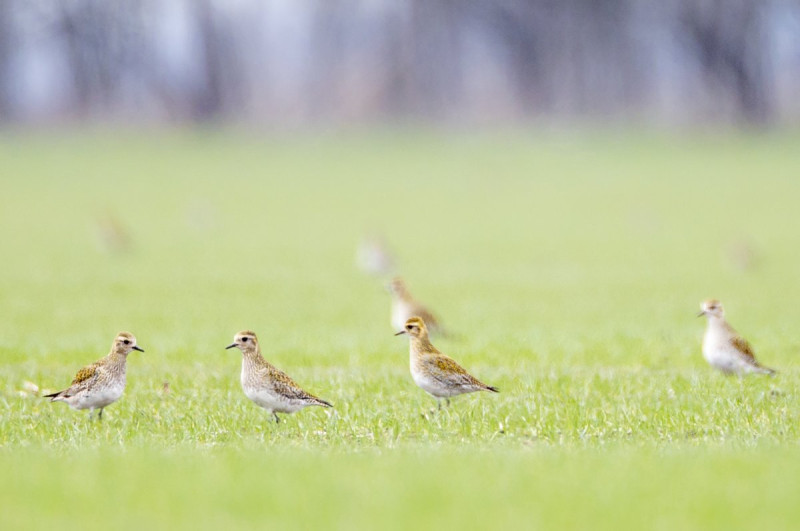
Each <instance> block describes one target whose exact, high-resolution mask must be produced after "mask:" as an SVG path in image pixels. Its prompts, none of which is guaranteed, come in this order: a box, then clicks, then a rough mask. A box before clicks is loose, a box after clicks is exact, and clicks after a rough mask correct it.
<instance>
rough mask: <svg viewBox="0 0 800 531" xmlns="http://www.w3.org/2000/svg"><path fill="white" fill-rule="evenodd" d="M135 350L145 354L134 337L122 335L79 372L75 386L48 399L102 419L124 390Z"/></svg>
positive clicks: (74, 382) (51, 395) (121, 333)
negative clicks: (128, 368)
mask: <svg viewBox="0 0 800 531" xmlns="http://www.w3.org/2000/svg"><path fill="white" fill-rule="evenodd" d="M132 350H138V351H139V352H144V350H142V349H141V348H140V347H139V346H138V345H137V344H136V338H135V337H133V334H130V333H128V332H120V333H119V334H117V337H116V338H115V339H114V343H112V345H111V352H109V353H108V355H107V356H106V357H105V358H102V359H100V360H98V361H96V362H94V363H92V364H91V365H87V366H86V367H84V368H83V369H81V370H79V371H78V374H76V375H75V379H74V380H72V384H71V385H70V386H69V387H68V388H67V389H65V390H63V391H59V392H58V393H53V394H50V395H45V397H46V398H49V399H50V400H51V401H52V402H66V403H67V404H69V405H70V407H72V408H73V409H88V410H89V416H90V417H91V415H92V412H93V411H94V410H95V409H99V410H100V411H99V412H98V413H97V418H98V419H102V418H103V408H104V407H106V406H107V405H109V404H112V403H114V402H116V401H117V400H119V399H120V397H121V396H122V392H123V391H124V390H125V367H126V363H127V361H128V354H130V352H131V351H132Z"/></svg>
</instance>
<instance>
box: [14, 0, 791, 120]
mask: <svg viewBox="0 0 800 531" xmlns="http://www.w3.org/2000/svg"><path fill="white" fill-rule="evenodd" d="M799 88H800V1H798V0H763V1H759V0H317V1H315V0H168V1H167V2H162V1H157V0H0V121H3V122H33V123H36V122H51V121H71V120H100V121H131V120H133V121H183V122H203V121H214V120H232V121H242V120H251V121H258V122H259V123H267V124H275V125H287V124H288V125H292V124H303V123H307V122H332V123H340V122H347V121H354V122H365V121H379V120H386V119H397V118H402V119H411V120H417V119H419V120H437V121H438V120H442V121H448V122H468V123H475V122H505V121H510V120H511V121H513V120H531V119H537V120H554V121H559V120H562V121H563V120H604V121H605V120H626V121H636V122H648V123H662V124H664V123H666V124H669V123H673V122H743V123H758V124H770V123H797V121H798V118H800V98H798V96H799V95H800V92H798V89H799Z"/></svg>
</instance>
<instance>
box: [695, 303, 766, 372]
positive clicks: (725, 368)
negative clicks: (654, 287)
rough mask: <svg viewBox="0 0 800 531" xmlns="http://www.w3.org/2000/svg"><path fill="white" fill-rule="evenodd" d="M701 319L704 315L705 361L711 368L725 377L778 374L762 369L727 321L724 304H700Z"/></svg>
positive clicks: (699, 314)
mask: <svg viewBox="0 0 800 531" xmlns="http://www.w3.org/2000/svg"><path fill="white" fill-rule="evenodd" d="M700 308H701V311H700V313H698V314H697V316H698V317H701V316H703V315H705V316H706V317H707V318H708V326H707V327H706V333H705V335H704V336H703V357H704V358H705V359H706V361H707V362H708V363H710V364H711V366H712V367H714V368H716V369H719V370H720V371H722V372H724V373H725V374H738V375H740V376H741V375H744V374H749V373H753V372H756V373H761V374H775V371H774V370H773V369H770V368H769V367H764V366H763V365H760V364H759V363H758V362H757V361H756V358H755V355H754V354H753V349H752V347H750V344H749V343H748V342H747V341H745V339H744V338H743V337H742V336H740V335H739V334H738V333H737V332H736V330H734V329H733V328H732V327H731V325H729V324H728V322H727V321H725V312H724V310H723V309H722V303H720V302H719V301H718V300H715V299H710V300H707V301H705V302H703V303H701V304H700Z"/></svg>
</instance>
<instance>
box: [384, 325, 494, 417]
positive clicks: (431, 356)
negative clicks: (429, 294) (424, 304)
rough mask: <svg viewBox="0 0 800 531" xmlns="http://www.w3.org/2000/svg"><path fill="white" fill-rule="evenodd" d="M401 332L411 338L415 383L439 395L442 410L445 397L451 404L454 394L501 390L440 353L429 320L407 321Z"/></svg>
mask: <svg viewBox="0 0 800 531" xmlns="http://www.w3.org/2000/svg"><path fill="white" fill-rule="evenodd" d="M400 334H408V336H409V339H410V343H411V347H410V357H411V377H412V378H413V379H414V383H415V384H417V385H418V386H419V387H420V388H422V390H423V391H426V392H427V393H429V394H431V395H433V396H434V398H436V401H437V403H438V405H439V409H441V407H442V402H441V399H442V398H444V399H445V400H446V401H447V404H450V397H451V396H456V395H460V394H464V393H472V392H475V391H492V392H494V393H498V392H499V390H498V389H497V388H496V387H492V386H491V385H486V384H485V383H483V382H481V381H480V380H478V379H477V378H475V377H474V376H472V375H470V374H469V373H468V372H467V371H465V370H464V368H463V367H461V365H459V364H458V363H456V362H455V360H453V359H452V358H450V357H448V356H445V355H444V354H442V353H441V352H439V351H438V350H437V349H436V347H434V346H433V345H432V344H431V342H430V340H429V339H428V329H427V328H426V327H425V321H423V320H422V319H420V318H419V317H412V318H410V319H409V320H407V321H406V322H405V325H404V326H403V329H402V330H401V331H399V332H397V333H396V334H395V335H396V336H399V335H400Z"/></svg>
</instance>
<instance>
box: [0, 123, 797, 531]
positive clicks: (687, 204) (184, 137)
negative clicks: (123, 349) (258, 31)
mask: <svg viewBox="0 0 800 531" xmlns="http://www.w3.org/2000/svg"><path fill="white" fill-rule="evenodd" d="M798 140H800V139H799V138H798V137H797V135H793V134H773V135H760V136H757V135H717V136H712V135H701V134H692V135H690V136H689V137H687V138H677V137H669V136H659V135H648V134H626V133H621V132H618V133H614V134H609V135H605V136H603V135H600V134H597V133H585V134H581V135H576V136H566V135H558V134H547V135H544V134H531V133H524V132H520V131H517V132H508V133H495V134H492V135H489V134H471V135H467V134H445V133H441V132H440V133H432V132H415V133H414V132H394V133H388V132H382V133H371V134H366V133H365V134H356V133H353V134H348V135H344V136H340V137H338V138H337V137H333V136H316V137H309V136H307V137H296V138H273V137H269V136H266V137H265V136H257V135H247V134H243V133H231V132H227V133H209V132H206V133H202V134H201V133H195V134H189V133H155V134H153V135H146V134H144V133H138V134H134V133H118V134H113V133H111V132H109V133H106V134H100V133H86V132H84V133H82V134H78V135H74V136H67V135H62V134H57V133H54V134H48V135H46V134H42V133H39V134H26V135H19V136H14V135H10V134H8V133H6V135H5V136H4V137H3V138H2V140H0V174H1V175H2V176H3V177H2V185H1V187H2V188H0V192H2V193H0V242H1V243H0V245H1V246H2V247H1V248H2V257H3V258H2V263H3V266H2V270H0V271H1V272H2V274H0V315H2V320H0V470H3V471H4V473H3V474H2V476H0V477H2V479H3V481H2V482H0V502H2V511H0V528H2V529H25V528H59V529H73V528H78V527H82V528H84V529H100V528H108V527H116V528H121V529H142V528H152V529H176V528H186V529H220V528H224V527H227V526H234V527H240V528H259V529H262V528H265V527H267V528H275V529H282V528H287V527H295V528H307V529H320V528H338V529H353V528H396V529H408V528H412V527H415V528H443V527H450V528H467V529H486V528H489V527H497V528H504V527H510V528H526V529H527V528H531V527H540V528H549V529H553V528H601V529H611V528H620V527H623V528H657V529H675V528H679V529H685V528H698V529H699V528H703V529H709V528H717V529H722V528H731V527H733V528H752V527H756V526H759V527H762V528H774V529H781V528H785V529H789V528H793V527H794V525H793V524H794V523H795V522H797V520H798V517H799V516H800V514H798V512H800V510H799V509H797V508H796V503H795V500H796V499H797V497H798V496H800V479H798V478H800V474H798V472H800V470H798V469H800V445H798V441H799V440H800V437H798V435H799V434H798V425H799V421H800V398H799V397H798V395H797V391H796V390H797V389H798V384H800V373H798V371H797V369H796V363H795V359H796V357H797V355H798V354H800V339H798V338H800V335H798V333H797V332H796V330H797V323H798V322H800V307H798V305H797V304H796V301H797V300H798V299H800V283H798V282H797V273H796V271H797V264H798V262H800V232H799V231H798V230H797V227H798V226H800V215H799V214H798V211H797V198H798V197H800V181H798V180H797V169H798V168H800V150H797V149H796V146H797V145H798ZM109 213H111V214H112V215H113V217H115V218H116V219H117V220H118V221H119V223H120V224H121V225H122V226H124V227H125V230H126V231H127V233H128V235H129V237H130V242H131V243H130V246H129V248H128V249H126V250H124V251H122V252H109V251H108V250H107V249H104V248H103V246H102V245H101V244H100V241H99V239H98V235H97V232H98V220H100V219H102V218H103V217H104V216H107V215H108V214H109ZM372 231H377V232H379V233H382V234H383V235H384V236H385V237H386V239H387V240H388V242H389V244H390V246H391V248H392V249H393V250H394V251H395V252H396V254H397V255H398V261H399V268H400V271H401V272H402V274H403V275H404V276H405V278H406V279H407V281H408V282H409V285H410V288H411V290H412V292H413V293H415V294H417V295H418V297H419V298H420V299H422V300H424V301H425V302H426V303H428V304H429V305H430V306H431V307H433V308H434V309H435V310H436V311H437V312H438V313H439V314H440V315H441V317H442V320H443V321H444V323H445V326H446V327H447V328H448V329H449V330H451V331H452V332H453V335H452V337H448V338H442V339H438V340H436V341H435V343H436V344H437V345H438V346H439V347H440V349H441V350H443V351H445V352H447V353H449V354H450V355H452V356H453V357H455V358H456V359H457V360H459V361H460V362H462V363H463V364H464V365H465V366H466V367H467V368H468V369H469V370H470V371H471V372H473V373H474V374H475V375H477V376H478V377H480V378H481V379H482V380H484V381H486V382H487V383H489V384H491V385H496V386H498V387H500V389H501V393H500V394H499V395H489V394H480V395H471V396H464V397H458V398H456V399H454V400H453V403H452V405H451V406H450V408H448V409H445V410H443V411H441V412H435V411H433V410H432V408H433V407H434V406H435V401H434V400H433V399H431V398H430V397H428V396H426V395H425V394H424V393H423V392H422V391H421V390H419V389H417V388H416V387H415V386H414V385H413V382H412V381H411V378H410V375H409V374H408V369H407V365H408V353H407V348H408V345H407V340H406V339H405V338H396V337H393V335H392V329H391V327H390V326H389V306H388V295H387V294H386V293H385V292H384V291H383V289H382V285H381V283H382V281H381V280H379V279H375V278H371V277H368V276H365V275H363V274H362V273H360V272H359V271H358V270H357V269H356V268H355V266H354V253H355V247H356V244H357V242H358V241H359V239H360V238H361V237H362V236H363V235H364V234H367V233H369V232H372ZM711 296H714V297H718V298H720V299H722V300H723V302H724V303H725V305H726V308H727V311H728V315H729V318H730V321H731V322H732V324H733V325H734V326H736V327H737V328H738V329H739V331H740V332H742V333H743V334H744V335H745V336H746V337H747V338H748V339H749V340H750V341H751V343H752V344H753V345H754V347H755V348H756V353H757V356H758V357H759V358H760V359H761V360H762V361H763V362H764V363H765V364H767V365H769V366H773V367H776V368H777V369H779V371H780V373H779V375H778V376H777V377H775V378H759V377H753V378H747V379H737V378H725V377H723V376H721V375H719V374H716V373H714V372H713V371H711V370H710V369H709V368H708V367H707V366H706V365H705V363H704V361H703V359H702V356H701V354H700V338H701V335H702V330H703V326H704V323H703V322H702V321H701V320H699V319H696V318H694V314H695V313H696V311H697V308H698V304H699V302H700V300H702V299H704V298H707V297H711ZM244 328H251V329H253V330H255V331H256V332H257V333H258V334H259V337H260V339H261V342H262V344H263V345H265V355H266V357H267V359H269V360H270V361H272V362H274V363H275V364H276V365H278V366H279V367H281V368H283V369H285V370H286V371H287V372H289V374H291V375H292V376H293V377H294V378H295V379H296V380H297V381H298V382H299V383H301V384H302V385H303V386H305V387H306V388H308V389H309V390H310V391H312V392H314V393H315V394H318V395H319V396H321V397H322V398H325V399H327V400H330V401H331V402H333V403H334V404H335V405H336V408H335V410H333V411H327V410H322V409H319V408H314V409H309V410H306V411H303V412H301V413H299V414H296V415H294V416H291V417H285V418H284V422H282V423H281V424H280V425H277V426H276V425H274V424H272V423H269V422H268V416H267V414H266V413H265V412H264V411H263V410H260V409H259V408H257V407H256V406H254V405H253V404H251V403H249V402H248V401H247V400H246V398H245V397H244V395H243V394H242V393H241V389H240V388H239V382H238V375H239V364H240V355H239V353H238V351H225V350H224V347H225V346H226V345H228V344H229V343H230V341H231V338H232V336H233V334H234V333H235V332H236V331H238V330H241V329H244ZM119 330H129V331H131V332H133V333H134V334H136V336H137V338H138V341H139V344H140V345H142V346H143V347H144V348H145V350H146V351H147V352H146V353H144V354H139V353H133V354H132V355H131V358H130V360H129V368H128V388H127V389H126V392H125V396H124V397H123V399H122V400H121V401H120V402H118V403H116V404H114V405H112V406H110V407H109V408H107V409H106V411H105V413H104V419H103V422H102V423H97V422H90V421H88V420H87V418H86V414H85V412H75V411H72V410H70V409H69V408H67V407H66V406H65V405H63V404H51V403H49V402H48V401H46V400H43V399H42V398H39V397H37V396H34V395H33V394H30V393H26V392H25V391H24V387H25V382H26V381H30V382H33V383H35V384H36V385H38V386H39V387H41V388H42V389H49V390H58V389H60V388H62V387H63V386H65V385H67V384H68V382H69V381H70V379H71V378H72V376H73V375H74V373H75V371H76V370H77V369H78V368H79V367H80V366H82V365H83V364H86V363H88V362H91V361H93V360H95V359H97V358H98V357H100V356H102V355H103V354H105V352H106V351H107V349H108V347H109V345H110V342H111V340H112V339H113V336H114V334H115V333H116V332H117V331H119ZM164 382H169V393H165V392H164V391H163V386H164Z"/></svg>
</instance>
